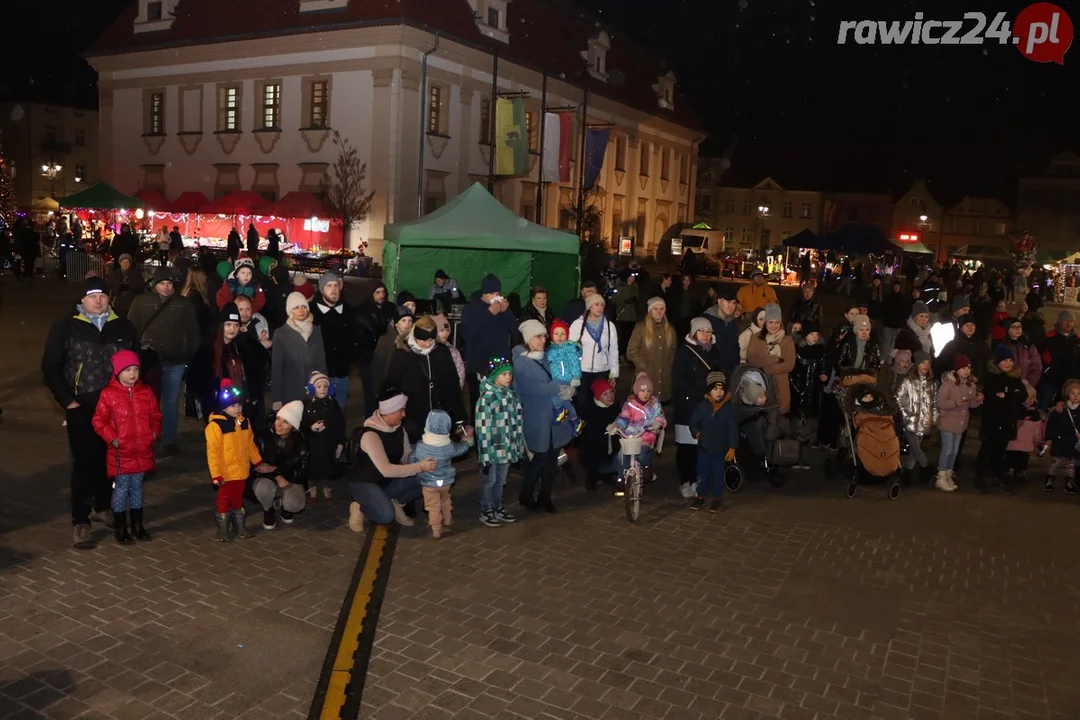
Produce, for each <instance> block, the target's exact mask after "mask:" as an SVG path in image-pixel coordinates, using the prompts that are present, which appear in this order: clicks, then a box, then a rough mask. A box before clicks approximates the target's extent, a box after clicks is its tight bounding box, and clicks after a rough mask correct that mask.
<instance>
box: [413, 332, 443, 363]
mask: <svg viewBox="0 0 1080 720" xmlns="http://www.w3.org/2000/svg"><path fill="white" fill-rule="evenodd" d="M405 342H407V343H408V344H409V349H410V350H412V351H413V352H414V353H416V354H417V355H423V356H425V357H426V356H428V355H430V354H431V351H432V350H434V349H435V345H437V344H438V343H432V345H431V347H429V348H422V347H420V346H419V345H418V344H417V343H416V338H414V337H413V336H412V334H411V333H410V334H409V336H408V338H406V339H405Z"/></svg>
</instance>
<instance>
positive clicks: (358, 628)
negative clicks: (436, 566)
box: [319, 525, 388, 720]
mask: <svg viewBox="0 0 1080 720" xmlns="http://www.w3.org/2000/svg"><path fill="white" fill-rule="evenodd" d="M372 532H373V533H374V535H373V536H372V538H371V545H370V546H369V548H368V553H367V557H366V558H365V559H364V567H363V570H362V571H361V574H360V581H359V582H358V583H357V585H356V591H355V592H354V593H353V597H352V602H351V603H350V607H349V614H348V616H347V618H346V620H345V628H344V631H343V632H342V634H341V640H340V642H339V643H338V648H337V653H336V655H335V657H334V665H333V670H332V671H331V673H330V684H329V686H328V687H327V690H326V699H325V701H324V703H323V707H322V713H321V714H320V715H319V717H320V718H323V719H324V720H340V718H341V710H342V708H343V707H344V706H345V701H346V691H347V688H348V685H349V682H350V681H351V680H352V672H353V668H354V666H355V665H356V653H357V652H358V651H359V649H360V634H361V633H362V632H363V630H364V620H365V619H366V618H367V611H368V604H369V603H370V601H371V595H372V592H373V590H374V588H375V578H376V577H377V576H378V572H379V564H380V563H381V562H382V557H383V551H384V550H385V549H386V539H387V535H388V533H387V529H386V527H385V526H383V525H376V526H375V527H374V529H373V530H372Z"/></svg>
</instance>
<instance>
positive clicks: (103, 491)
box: [67, 405, 112, 525]
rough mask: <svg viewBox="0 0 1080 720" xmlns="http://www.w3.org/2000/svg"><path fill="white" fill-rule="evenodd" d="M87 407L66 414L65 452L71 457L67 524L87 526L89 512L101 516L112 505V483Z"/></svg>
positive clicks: (102, 449) (82, 406)
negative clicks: (66, 443)
mask: <svg viewBox="0 0 1080 720" xmlns="http://www.w3.org/2000/svg"><path fill="white" fill-rule="evenodd" d="M93 417H94V408H93V407H92V406H89V405H80V406H79V407H77V408H75V409H73V410H68V411H67V436H68V449H69V451H70V453H71V524H72V525H84V524H86V523H88V522H90V511H91V510H93V511H94V512H102V511H104V510H106V509H108V508H109V505H110V504H111V502H112V483H111V482H109V476H108V474H107V473H106V472H105V457H106V452H105V451H106V445H105V441H104V440H102V439H101V437H100V436H98V434H97V433H96V432H94V426H93V425H92V424H91V421H92V419H93Z"/></svg>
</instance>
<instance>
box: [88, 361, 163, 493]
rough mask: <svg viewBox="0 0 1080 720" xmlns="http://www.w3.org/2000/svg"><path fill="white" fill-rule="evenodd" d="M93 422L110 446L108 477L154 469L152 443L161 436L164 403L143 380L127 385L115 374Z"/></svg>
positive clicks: (99, 403) (96, 410) (100, 399)
mask: <svg viewBox="0 0 1080 720" xmlns="http://www.w3.org/2000/svg"><path fill="white" fill-rule="evenodd" d="M93 424H94V432H96V433H97V434H98V436H100V437H101V439H102V440H104V441H105V444H106V445H107V446H108V450H109V452H108V456H107V457H108V459H107V461H106V463H105V464H106V470H107V471H108V473H109V477H111V478H112V477H116V476H117V475H134V474H136V473H145V472H150V471H151V470H153V469H154V447H153V445H154V442H155V441H156V440H157V439H158V438H159V437H161V407H160V405H159V404H158V399H157V397H156V396H155V395H154V391H153V390H151V389H150V388H149V387H147V386H146V385H144V384H142V383H136V384H135V385H134V386H132V387H124V386H123V385H122V384H121V383H120V381H119V380H117V379H115V378H113V380H112V382H110V383H109V384H108V385H107V386H106V387H105V389H104V390H102V391H101V397H99V398H98V404H97V408H96V409H95V410H94V420H93ZM114 440H116V441H117V443H116V446H115V447H114V446H113V444H112V443H113V441H114Z"/></svg>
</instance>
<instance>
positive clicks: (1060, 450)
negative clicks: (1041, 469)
mask: <svg viewBox="0 0 1080 720" xmlns="http://www.w3.org/2000/svg"><path fill="white" fill-rule="evenodd" d="M1078 428H1080V408H1077V409H1075V410H1070V409H1069V404H1068V403H1065V404H1064V407H1062V409H1061V411H1060V412H1059V411H1057V410H1052V411H1051V412H1050V415H1049V416H1048V417H1047V418H1046V439H1047V440H1048V441H1049V442H1050V455H1051V457H1056V458H1068V459H1071V460H1078V459H1080V452H1077V450H1076V445H1077V442H1078V441H1077V438H1076V433H1077V432H1078Z"/></svg>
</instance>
